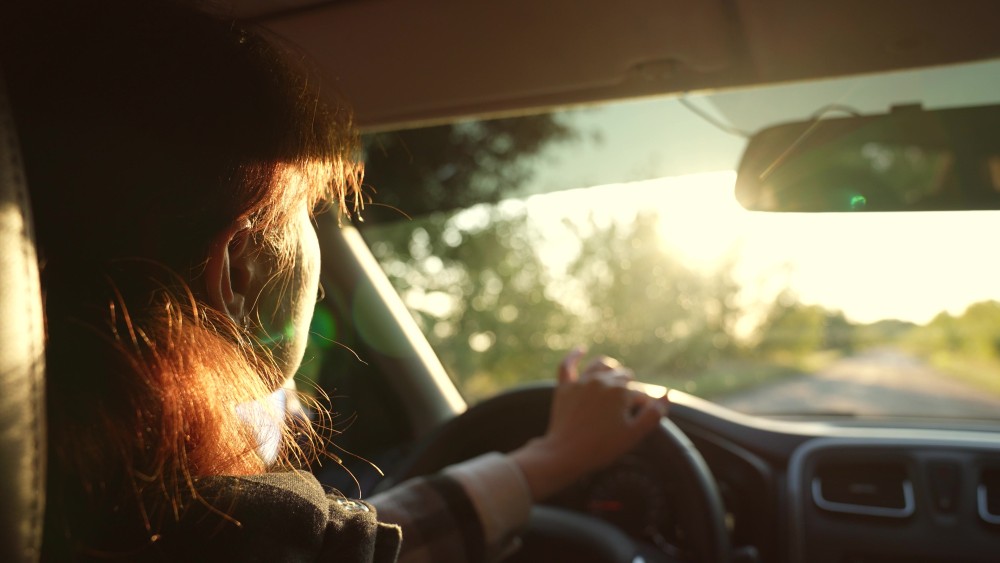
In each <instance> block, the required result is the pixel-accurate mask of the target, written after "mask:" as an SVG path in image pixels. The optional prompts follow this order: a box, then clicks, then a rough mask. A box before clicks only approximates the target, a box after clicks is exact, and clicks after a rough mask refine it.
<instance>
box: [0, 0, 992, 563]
mask: <svg viewBox="0 0 1000 563" xmlns="http://www.w3.org/2000/svg"><path fill="white" fill-rule="evenodd" d="M224 6H225V8H224V10H225V11H226V12H227V13H231V14H232V15H233V16H235V17H237V18H239V19H241V20H245V21H247V22H250V23H252V24H254V25H257V26H260V27H262V28H263V29H265V30H267V31H268V32H269V33H272V34H273V35H274V36H275V37H276V38H277V39H278V40H280V41H282V42H285V43H286V44H287V45H288V46H289V49H290V50H291V51H292V52H294V53H301V55H302V56H303V57H304V58H307V59H308V60H309V61H311V65H312V66H313V70H314V72H315V73H316V75H317V76H318V77H320V78H321V79H322V80H323V87H324V89H325V90H327V91H330V92H335V93H336V95H338V96H342V97H343V98H345V99H347V100H349V101H350V103H351V105H352V107H353V109H354V111H355V114H356V122H357V123H358V125H359V127H360V129H361V132H362V134H363V142H364V147H365V155H364V156H365V160H366V168H367V172H366V174H367V181H366V183H367V185H368V186H369V188H370V192H369V194H368V203H367V207H366V209H365V211H364V212H363V213H361V219H355V220H352V221H347V220H342V219H340V218H338V217H336V216H333V215H332V214H327V215H324V216H321V217H319V218H318V223H317V230H318V233H319V237H320V245H321V249H322V264H323V265H322V278H323V280H322V281H323V286H324V288H325V290H326V296H325V298H324V300H323V303H322V306H321V307H319V308H318V309H317V314H316V317H315V318H314V320H313V327H312V330H313V332H314V335H315V338H314V339H313V340H311V343H310V351H309V352H308V353H307V357H306V361H305V362H304V364H303V368H302V373H300V375H299V386H300V389H302V390H303V391H304V392H307V393H315V394H316V395H317V396H318V397H320V398H321V399H322V398H324V397H325V399H324V400H326V401H329V405H330V408H331V410H332V412H333V413H334V414H333V425H334V430H335V432H336V434H337V435H336V438H335V440H334V445H333V446H332V448H333V449H332V450H331V451H330V452H329V453H330V457H331V460H329V461H326V462H324V463H323V464H321V465H320V464H317V465H316V466H315V467H313V468H312V469H313V471H314V472H315V474H316V475H317V477H318V478H319V479H320V481H321V482H323V483H324V484H326V485H329V486H332V487H337V488H338V489H340V490H342V491H344V492H345V494H347V495H349V496H364V495H367V494H369V493H372V492H377V491H379V490H383V489H384V488H387V487H390V486H392V485H393V484H395V483H399V482H401V481H402V480H405V479H406V478H409V477H413V476H417V475H425V474H429V473H432V472H434V471H437V470H439V469H441V468H443V467H445V466H447V465H448V464H451V463H454V462H457V461H461V460H464V459H468V458H470V457H473V456H475V455H478V454H480V453H485V452H488V451H509V450H511V449H513V448H515V447H517V446H518V445H520V444H522V443H523V442H525V441H526V440H528V439H530V438H531V437H534V436H538V435H540V434H541V433H543V432H544V431H545V426H546V423H547V420H548V407H549V403H550V400H551V394H552V389H553V384H552V382H551V380H552V377H553V374H554V370H555V363H556V362H557V361H558V358H560V357H561V356H562V355H563V354H565V352H566V351H567V350H569V349H570V348H571V347H572V346H574V345H576V344H586V345H588V346H589V347H590V349H591V350H592V352H594V353H607V354H609V355H613V356H617V357H619V358H620V359H621V360H622V361H623V362H624V363H625V364H627V365H630V366H631V367H633V368H634V369H635V372H636V378H637V380H638V383H636V385H637V386H639V387H641V388H643V389H648V390H649V391H650V392H651V393H652V394H657V395H658V394H663V393H668V394H669V395H668V396H669V399H670V402H671V408H670V414H669V416H668V418H666V419H664V421H663V423H662V425H661V426H660V428H658V429H657V430H656V431H655V432H654V433H653V434H651V435H650V436H649V438H647V439H646V440H645V441H644V442H643V443H642V444H641V445H640V447H639V448H637V449H636V450H635V451H634V452H632V453H630V454H628V455H627V456H625V457H624V458H622V459H621V460H619V461H618V462H616V463H615V464H614V465H612V466H611V467H609V468H608V469H606V470H604V471H602V472H600V473H599V474H597V475H594V476H591V477H589V478H587V479H586V480H584V481H583V482H580V483H578V484H577V485H575V486H573V487H571V488H570V489H569V490H567V491H564V492H563V493H561V494H559V495H558V496H556V497H555V498H552V499H550V500H548V501H546V502H545V504H544V505H540V506H537V507H536V508H535V509H534V510H533V513H532V517H531V521H530V523H529V525H528V527H527V529H526V530H525V532H524V534H523V538H522V544H523V545H522V547H521V549H520V550H518V551H517V552H516V553H514V554H512V555H510V556H509V558H508V560H510V561H602V562H611V561H618V562H637V561H646V562H654V561H664V562H667V561H734V562H736V561H742V562H753V561H779V562H780V561H789V562H810V563H812V562H838V563H840V562H894V561H950V562H977V561H995V560H997V559H998V555H997V554H998V553H1000V267H998V266H996V263H995V260H993V258H992V256H991V255H990V254H991V253H990V251H989V249H990V248H991V247H992V244H991V242H992V241H991V240H990V239H991V237H992V236H993V235H1000V232H998V231H1000V215H998V213H1000V211H998V210H1000V195H998V194H1000V127H996V126H995V125H997V124H998V123H997V122H998V121H1000V118H998V117H997V114H998V112H997V111H995V109H994V108H996V107H1000V106H998V105H997V104H1000V36H998V35H997V33H996V29H995V28H996V23H995V22H996V21H997V20H998V16H1000V6H997V4H996V3H995V2H992V1H990V0H967V1H962V2H954V3H942V2H931V1H926V0H908V1H902V0H887V1H884V2H863V1H861V0H845V1H842V2H832V3H812V2H795V1H792V0H758V1H756V2H751V1H748V0H710V1H704V2H698V3H690V2H681V1H678V0H622V1H619V2H614V3H611V2H603V3H602V2H580V1H576V2H571V1H568V0H548V1H544V2H536V1H530V0H511V1H509V2H504V3H475V2H464V3H462V2H446V1H443V0H430V1H427V2H420V3H418V2H407V1H405V0H244V1H237V0H233V1H232V2H231V3H227V4H224ZM0 84H2V80H0ZM0 90H2V89H0ZM17 151H18V148H17V132H16V131H15V130H14V127H13V123H12V120H11V118H10V116H9V115H8V111H7V109H6V108H5V102H4V99H3V94H2V91H0V195H2V198H3V199H2V206H0V226H2V228H0V245H2V250H0V268H2V269H3V273H2V276H0V277H2V279H3V280H4V281H3V283H2V284H0V315H2V316H0V318H2V319H3V323H2V325H0V327H2V328H0V331H2V337H0V362H2V365H0V386H2V389H3V391H2V393H0V448H2V452H0V476H2V479H0V483H2V484H0V494H2V497H3V498H4V499H5V502H4V503H3V504H4V506H3V507H2V508H0V515H2V516H0V518H2V520H3V522H2V524H0V530H2V532H0V534H2V538H3V539H2V542H0V544H2V555H0V558H2V560H4V561H25V562H28V561H37V560H38V552H39V548H40V545H41V537H42V533H43V529H42V528H43V525H42V523H43V521H44V505H45V490H44V471H45V470H44V467H45V460H44V451H45V447H44V443H45V424H44V421H45V415H44V409H43V405H44V388H45V381H44V379H45V373H44V365H43V364H44V362H43V358H44V352H43V350H44V345H45V342H44V332H43V327H44V319H43V314H42V297H41V293H40V289H39V279H38V263H37V257H36V256H35V254H34V245H33V242H32V234H31V212H30V202H29V201H28V197H27V191H26V185H27V184H30V182H31V178H25V177H24V175H23V173H22V171H21V170H20V167H19V164H18V153H17ZM713 198H716V199H713ZM718 198H722V199H718ZM737 201H738V203H737ZM741 206H742V207H741ZM731 227H732V228H733V229H735V228H736V227H740V228H742V229H744V231H739V232H737V231H735V230H732V232H730V228H731ZM566 237H570V238H569V239H566ZM643 237H646V238H643ZM824 237H825V238H824ZM565 240H569V242H565ZM664 256H667V258H664ZM720 272H721V273H720ZM761 272H763V273H761ZM619 319H622V320H619ZM581 340H583V341H582V342H581ZM994 364H995V365H994Z"/></svg>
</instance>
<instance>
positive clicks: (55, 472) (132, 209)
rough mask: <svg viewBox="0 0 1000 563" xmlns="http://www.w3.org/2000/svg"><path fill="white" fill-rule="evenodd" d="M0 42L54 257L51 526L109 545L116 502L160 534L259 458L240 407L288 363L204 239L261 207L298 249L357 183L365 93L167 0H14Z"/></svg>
mask: <svg viewBox="0 0 1000 563" xmlns="http://www.w3.org/2000/svg"><path fill="white" fill-rule="evenodd" d="M0 57H2V59H0V61H2V65H3V72H4V74H5V76H6V82H7V84H8V89H9V91H10V93H9V95H10V99H11V105H12V107H13V110H14V117H15V122H16V125H17V128H18V132H19V135H20V141H21V146H22V151H23V155H24V161H25V167H26V171H27V177H28V184H29V189H30V193H31V197H32V203H33V206H34V215H35V226H36V237H37V243H38V247H39V248H38V250H39V254H40V256H41V261H42V288H43V291H44V298H45V310H46V323H47V345H46V346H47V355H46V361H47V390H46V391H47V409H48V414H47V420H48V437H49V471H48V474H49V497H50V501H49V502H48V505H47V530H46V544H47V545H52V544H53V543H55V544H65V545H64V547H65V546H69V548H70V549H71V550H72V549H83V550H84V551H86V550H91V551H92V550H94V549H103V548H105V547H107V546H106V545H103V544H105V543H107V541H106V540H107V538H105V537H103V536H104V534H105V533H106V532H107V530H106V529H104V527H102V525H101V524H95V525H91V524H90V523H92V522H95V521H97V522H100V516H96V515H99V514H103V513H105V512H109V511H114V512H120V513H123V514H125V513H127V514H129V515H130V517H137V518H139V519H140V520H141V521H142V525H143V527H144V529H145V530H146V531H148V532H149V536H147V537H155V536H154V534H155V531H156V528H157V526H158V523H159V522H161V521H163V519H164V518H175V519H176V518H178V517H179V516H180V510H182V509H183V501H182V499H183V498H187V497H186V495H190V493H192V492H193V491H194V489H193V486H192V477H197V476H199V475H214V474H232V473H252V472H259V471H263V470H264V467H263V463H262V462H261V460H260V459H259V458H258V457H257V456H256V455H255V454H254V451H255V448H254V447H255V444H254V439H253V434H252V432H251V431H250V429H249V428H247V425H246V423H245V422H244V421H242V420H241V419H240V417H239V416H238V415H237V413H236V412H235V408H234V407H235V405H237V404H239V403H242V402H245V401H249V400H254V399H257V398H260V397H261V396H262V395H264V394H267V393H268V392H270V391H271V390H273V389H274V388H275V387H276V386H277V385H279V382H280V379H281V374H280V373H279V370H277V369H276V367H275V366H274V364H273V362H272V361H271V360H270V358H269V357H268V354H267V353H266V351H265V350H266V348H265V347H263V346H261V345H260V343H258V342H256V341H255V338H254V336H253V334H254V331H253V329H252V327H244V326H240V325H238V323H235V322H233V321H232V320H231V319H230V318H229V317H228V316H226V315H225V314H223V313H221V312H219V311H216V310H214V309H213V308H211V307H209V306H207V305H206V304H205V299H204V297H203V295H202V293H203V292H202V291H201V290H199V285H198V280H199V277H200V275H201V273H202V268H203V266H204V260H205V258H206V256H207V253H208V248H209V242H210V241H212V240H213V238H214V237H216V236H217V235H218V234H219V233H221V232H223V231H224V230H225V229H227V228H231V227H232V226H233V225H236V224H246V225H249V236H253V237H255V238H256V239H257V241H258V242H259V243H261V244H264V245H266V246H268V247H270V248H271V249H272V250H273V253H274V254H275V256H278V257H279V260H283V261H284V262H283V264H287V263H288V261H290V260H291V253H292V251H293V250H292V249H293V248H294V246H295V240H294V236H295V234H294V232H295V231H294V230H293V229H291V228H290V227H289V225H290V224H291V219H292V214H293V213H294V211H295V210H296V209H298V207H299V206H300V205H301V204H302V203H303V202H305V203H307V204H309V205H312V206H316V205H321V204H323V203H324V202H332V203H333V204H334V205H337V206H339V207H340V208H341V210H346V209H347V208H348V204H349V203H350V202H352V201H353V202H356V201H357V198H358V193H359V192H358V189H359V184H360V181H361V168H360V165H359V164H358V159H357V158H356V154H355V151H356V150H357V149H356V147H357V143H356V138H355V133H354V132H353V127H352V124H351V117H350V113H349V112H348V111H347V110H346V109H345V108H343V107H342V106H340V105H337V104H335V103H330V102H329V101H328V100H326V99H325V98H324V96H323V95H321V92H319V88H318V81H316V80H315V79H311V78H310V73H308V72H306V71H305V69H304V65H303V64H302V63H301V62H300V61H299V60H298V59H297V57H296V56H295V55H294V54H292V52H291V51H289V50H287V49H285V48H283V47H281V46H280V44H279V43H277V42H275V41H273V40H271V39H268V38H265V37H264V36H262V35H261V34H259V33H256V32H253V31H249V30H246V29H243V28H242V27H240V26H239V25H237V24H235V23H234V22H232V21H226V20H225V19H221V18H217V17H213V16H209V15H206V14H204V13H200V12H197V11H194V10H192V9H190V8H188V7H184V6H180V5H178V4H177V3H173V2H166V1H162V0H155V1H154V0H144V1H136V0H102V1H100V2H83V1H77V0H60V1H48V2H44V1H43V2H38V3H34V2H17V1H15V2H11V3H9V4H8V5H7V6H5V7H4V8H2V13H0ZM291 177H295V178H297V181H288V179H289V178H291ZM298 430H300V431H301V430H302V429H298ZM285 452H286V455H285V457H284V460H285V462H286V463H291V461H292V460H290V459H289V458H291V457H294V452H296V450H295V449H294V448H291V447H290V448H286V449H285ZM95 510H96V511H97V512H95ZM111 543H113V542H111ZM102 546H103V547H102Z"/></svg>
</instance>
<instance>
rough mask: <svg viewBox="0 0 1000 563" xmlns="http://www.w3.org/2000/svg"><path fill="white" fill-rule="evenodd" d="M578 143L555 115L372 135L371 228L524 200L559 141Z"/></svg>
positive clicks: (367, 141)
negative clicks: (538, 166)
mask: <svg viewBox="0 0 1000 563" xmlns="http://www.w3.org/2000/svg"><path fill="white" fill-rule="evenodd" d="M577 138H578V135H577V133H575V132H574V130H572V129H571V128H570V127H569V126H568V125H566V124H564V123H563V122H562V121H559V120H558V119H556V117H554V116H552V115H549V114H544V115H531V116H524V117H516V118H509V119H494V120H489V121H475V122H473V121H469V122H464V123H457V124H450V125H439V126H434V127H425V128H421V129H410V130H403V131H393V132H389V133H375V134H371V135H366V136H365V137H364V139H363V144H364V151H365V185H366V186H367V187H368V188H369V189H370V190H371V194H370V195H371V196H372V198H373V200H374V203H375V205H374V206H372V207H369V208H368V209H367V211H366V213H365V222H366V223H384V222H386V221H398V220H399V219H401V218H402V217H403V216H404V214H405V216H410V217H418V216H423V215H426V214H428V213H433V212H441V211H450V210H455V209H464V208H468V207H471V206H473V205H476V204H482V203H496V202H498V201H500V200H502V199H504V198H510V197H513V196H516V195H519V193H520V192H519V190H520V189H521V188H522V187H523V186H524V184H525V183H526V182H527V181H528V180H530V179H531V178H532V176H533V173H534V168H533V165H534V163H535V159H537V158H538V157H539V155H540V154H541V152H542V151H543V149H544V148H545V147H547V146H549V145H550V144H552V143H556V142H570V141H573V140H575V139H577Z"/></svg>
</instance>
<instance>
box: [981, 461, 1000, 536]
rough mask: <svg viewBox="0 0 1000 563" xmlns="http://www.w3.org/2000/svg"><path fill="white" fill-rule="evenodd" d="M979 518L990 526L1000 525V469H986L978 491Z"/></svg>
mask: <svg viewBox="0 0 1000 563" xmlns="http://www.w3.org/2000/svg"><path fill="white" fill-rule="evenodd" d="M977 496H978V498H977V499H976V500H977V504H978V506H979V517H980V518H982V519H983V521H984V522H988V523H990V524H1000V469H997V468H994V469H985V470H983V473H982V479H981V480H980V481H979V488H978V490H977Z"/></svg>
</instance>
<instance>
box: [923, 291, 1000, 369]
mask: <svg viewBox="0 0 1000 563" xmlns="http://www.w3.org/2000/svg"><path fill="white" fill-rule="evenodd" d="M905 342H906V343H907V344H909V346H910V347H911V348H912V349H913V350H915V351H918V352H920V353H923V354H924V355H929V354H932V353H938V354H941V353H946V354H953V355H961V356H965V357H966V358H968V359H974V360H997V361H1000V303H998V302H996V301H981V302H979V303H974V304H972V305H970V306H969V307H968V308H967V309H966V310H965V312H964V313H962V315H960V316H958V317H954V316H952V315H949V314H948V313H946V312H941V313H940V314H938V315H937V316H936V317H934V319H933V320H932V321H931V322H930V323H928V324H927V325H926V326H923V327H919V328H917V329H915V330H913V331H912V332H911V333H910V334H908V335H907V337H906V340H905Z"/></svg>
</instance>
